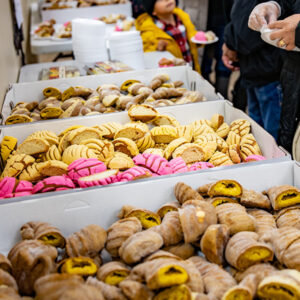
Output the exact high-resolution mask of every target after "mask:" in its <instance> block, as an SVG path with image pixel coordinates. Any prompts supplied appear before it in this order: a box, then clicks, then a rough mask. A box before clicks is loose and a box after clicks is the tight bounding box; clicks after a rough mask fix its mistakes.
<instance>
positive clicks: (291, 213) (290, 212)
mask: <svg viewBox="0 0 300 300" xmlns="http://www.w3.org/2000/svg"><path fill="white" fill-rule="evenodd" d="M276 224H277V227H278V228H281V227H286V226H291V227H294V228H297V229H299V230H300V206H291V207H288V208H285V209H282V210H280V211H279V212H278V214H277V215H276Z"/></svg>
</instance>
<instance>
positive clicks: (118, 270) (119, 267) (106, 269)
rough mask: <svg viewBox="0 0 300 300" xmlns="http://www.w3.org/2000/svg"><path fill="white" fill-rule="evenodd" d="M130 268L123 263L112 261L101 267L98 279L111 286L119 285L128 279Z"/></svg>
mask: <svg viewBox="0 0 300 300" xmlns="http://www.w3.org/2000/svg"><path fill="white" fill-rule="evenodd" d="M129 273H130V268H129V267H128V266H126V265H125V264H124V263H122V262H118V261H112V262H108V263H106V264H104V265H103V266H101V267H100V268H99V270H98V272H97V278H98V279H99V280H101V281H103V282H105V283H107V284H110V285H116V286H117V285H118V284H119V283H120V282H121V281H123V280H124V279H126V278H127V277H128V275H129Z"/></svg>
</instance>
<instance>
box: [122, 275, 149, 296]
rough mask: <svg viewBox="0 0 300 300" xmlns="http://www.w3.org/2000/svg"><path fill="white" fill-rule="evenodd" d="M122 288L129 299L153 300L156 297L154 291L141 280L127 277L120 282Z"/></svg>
mask: <svg viewBox="0 0 300 300" xmlns="http://www.w3.org/2000/svg"><path fill="white" fill-rule="evenodd" d="M120 288H121V290H122V292H123V294H124V295H125V296H126V297H127V298H128V299H129V300H139V299H145V300H152V299H153V297H154V293H153V292H152V291H151V290H150V289H149V288H148V287H147V286H146V285H145V284H142V283H141V282H137V281H133V280H127V279H126V280H123V281H122V282H121V283H120Z"/></svg>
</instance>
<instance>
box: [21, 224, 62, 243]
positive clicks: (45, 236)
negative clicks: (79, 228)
mask: <svg viewBox="0 0 300 300" xmlns="http://www.w3.org/2000/svg"><path fill="white" fill-rule="evenodd" d="M20 231H21V237H22V239H23V240H40V241H42V242H43V243H44V244H47V245H51V246H54V247H59V248H63V247H64V246H65V243H66V241H65V238H64V237H63V235H62V233H61V232H60V230H59V229H58V228H56V227H55V226H53V225H51V224H49V223H46V222H28V223H26V224H24V225H23V226H22V227H21V230H20Z"/></svg>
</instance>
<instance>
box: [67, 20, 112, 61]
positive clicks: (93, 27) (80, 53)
mask: <svg viewBox="0 0 300 300" xmlns="http://www.w3.org/2000/svg"><path fill="white" fill-rule="evenodd" d="M72 43H73V53H74V56H75V60H76V61H78V62H81V63H94V62H98V61H107V60H108V52H107V47H106V31H105V23H103V22H101V21H98V20H92V19H74V20H73V21H72Z"/></svg>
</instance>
